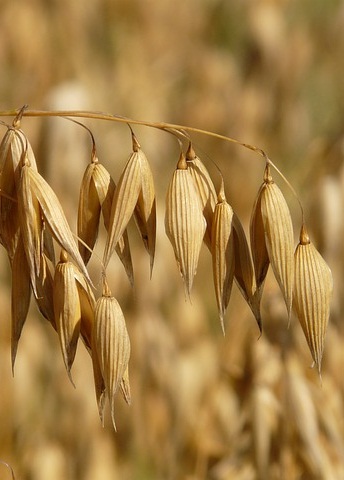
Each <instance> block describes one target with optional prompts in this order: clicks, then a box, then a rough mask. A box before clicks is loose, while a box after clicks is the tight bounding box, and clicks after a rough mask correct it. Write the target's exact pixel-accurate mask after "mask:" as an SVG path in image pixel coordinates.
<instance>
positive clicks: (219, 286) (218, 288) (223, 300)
mask: <svg viewBox="0 0 344 480" xmlns="http://www.w3.org/2000/svg"><path fill="white" fill-rule="evenodd" d="M232 218H233V209H232V207H231V206H230V205H229V203H227V201H226V196H225V192H224V185H223V182H222V185H221V190H220V192H219V195H218V201H217V204H216V206H215V211H214V218H213V222H212V236H211V247H212V248H211V252H212V264H213V278H214V286H215V295H216V301H217V306H218V311H219V317H220V322H221V328H222V331H223V333H225V328H224V321H223V318H224V315H225V312H226V310H227V307H228V303H229V300H230V296H231V291H232V284H233V279H234V267H235V257H234V240H233V231H232Z"/></svg>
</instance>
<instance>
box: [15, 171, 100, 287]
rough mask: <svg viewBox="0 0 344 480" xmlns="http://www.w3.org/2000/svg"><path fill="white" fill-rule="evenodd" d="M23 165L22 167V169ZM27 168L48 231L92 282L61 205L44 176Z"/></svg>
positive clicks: (32, 189)
mask: <svg viewBox="0 0 344 480" xmlns="http://www.w3.org/2000/svg"><path fill="white" fill-rule="evenodd" d="M24 168H25V167H23V170H24ZM26 168H27V175H28V177H29V186H30V190H31V195H32V197H33V199H36V200H37V202H38V203H39V206H40V209H41V212H42V215H43V217H44V220H45V222H46V225H47V226H48V227H49V229H50V232H51V234H52V236H53V237H54V239H55V240H56V241H57V243H58V244H59V245H60V247H61V248H62V249H63V250H66V252H67V253H68V254H69V255H70V257H71V258H72V259H73V260H74V262H75V264H76V265H77V267H78V268H79V270H80V271H81V272H82V274H83V275H84V276H85V277H86V278H87V280H88V282H89V283H90V284H92V282H91V279H90V277H89V274H88V271H87V269H86V266H85V264H84V262H83V260H82V258H81V255H80V253H79V250H78V247H77V245H76V242H75V240H74V237H73V234H72V232H71V230H70V227H69V225H68V222H67V219H66V216H65V214H64V212H63V209H62V206H61V204H60V202H59V200H58V198H57V196H56V194H55V192H54V191H53V189H52V188H51V187H50V185H49V184H48V183H47V182H46V181H45V180H44V178H43V177H42V176H41V175H40V174H39V173H38V172H36V171H35V170H34V169H32V168H30V167H28V166H27V167H26Z"/></svg>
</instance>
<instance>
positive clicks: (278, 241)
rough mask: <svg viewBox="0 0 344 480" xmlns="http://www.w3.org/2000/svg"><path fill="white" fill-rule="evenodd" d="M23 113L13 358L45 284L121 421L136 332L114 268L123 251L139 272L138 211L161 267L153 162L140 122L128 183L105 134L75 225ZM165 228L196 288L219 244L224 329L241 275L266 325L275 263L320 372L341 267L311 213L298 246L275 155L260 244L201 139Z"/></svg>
mask: <svg viewBox="0 0 344 480" xmlns="http://www.w3.org/2000/svg"><path fill="white" fill-rule="evenodd" d="M19 123H20V122H19V121H18V120H15V121H14V122H13V125H12V126H9V127H8V129H7V132H6V134H5V136H4V138H3V140H2V142H1V145H0V241H1V244H2V245H3V246H4V248H5V249H6V251H7V253H8V257H9V261H10V265H11V269H12V339H11V340H12V368H14V363H15V358H16V353H17V347H18V342H19V339H20V336H21V332H22V329H23V326H24V324H25V321H26V318H27V314H28V310H29V305H30V300H31V296H33V297H34V299H35V301H36V303H37V306H38V308H39V310H40V312H41V314H42V315H43V316H44V317H45V318H46V319H47V320H48V321H49V322H50V323H51V325H52V326H53V328H54V329H55V330H56V332H57V334H58V336H59V340H60V346H61V351H62V356H63V360H64V363H65V366H66V369H67V372H68V375H69V377H70V379H71V380H72V378H71V368H72V365H73V362H74V358H75V355H76V350H77V344H78V339H79V337H81V338H82V340H83V342H84V344H85V346H86V348H87V350H88V351H89V353H90V355H91V357H92V365H93V373H94V382H95V390H96V398H97V403H98V409H99V414H100V417H101V419H102V421H103V411H104V400H105V398H106V397H107V398H108V400H109V403H110V407H111V416H112V421H113V425H114V427H115V416H114V412H115V407H114V399H115V396H116V394H117V392H118V390H120V391H121V392H122V394H123V396H124V399H125V400H126V402H127V403H128V404H129V403H130V396H131V395H130V385H129V367H128V365H129V357H130V340H129V335H128V332H127V327H126V322H125V319H124V315H123V312H122V310H121V308H120V306H119V304H118V301H117V300H116V299H115V298H114V297H113V296H112V294H111V292H110V288H109V286H108V282H107V279H106V268H107V266H108V264H109V262H110V259H111V257H112V255H113V253H114V252H116V253H117V255H118V257H119V259H120V260H121V262H122V263H123V265H124V268H125V271H126V273H127V276H128V278H129V280H130V282H131V284H133V283H134V269H133V264H132V257H131V252H130V245H129V238H128V233H127V227H128V224H129V222H130V220H131V219H132V218H134V219H135V222H136V225H137V227H138V230H139V233H140V235H141V237H142V241H143V244H144V247H145V249H146V250H147V252H148V254H149V257H150V272H151V274H152V269H153V264H154V256H155V243H156V221H157V219H156V198H155V188H154V181H153V174H152V171H151V168H150V165H149V162H148V160H147V158H146V156H145V154H144V153H143V151H142V149H141V147H140V145H139V143H138V140H137V138H136V137H135V135H134V134H133V132H132V144H133V152H132V153H131V154H130V156H129V159H128V161H127V163H126V165H125V167H124V169H123V171H122V173H121V175H120V178H119V181H118V184H117V185H116V184H115V182H114V180H113V179H112V176H111V174H110V173H109V172H108V171H107V170H106V168H105V167H104V166H103V165H102V164H101V163H100V162H99V160H98V157H97V154H96V149H95V144H94V145H93V150H92V155H91V161H90V163H89V164H88V165H87V167H86V170H85V173H84V176H83V178H82V180H81V185H80V193H79V205H78V209H77V235H74V234H73V233H72V231H71V228H70V226H69V225H68V222H67V220H66V216H65V214H64V211H63V208H62V206H61V203H60V201H59V199H58V198H57V196H56V194H55V193H54V191H53V189H52V187H51V186H50V185H49V184H48V183H47V181H46V180H45V179H44V178H43V177H42V175H41V174H40V173H39V172H38V169H37V163H36V160H35V155H34V153H33V150H32V148H31V146H30V143H29V141H28V139H27V137H26V135H25V134H24V133H23V131H22V130H21V129H20V125H19ZM101 218H102V220H103V223H104V227H105V231H106V234H107V237H106V243H105V249H104V253H103V265H101V266H100V270H101V272H100V274H101V276H102V279H103V290H102V294H101V296H100V298H99V299H96V298H95V293H94V286H93V282H92V280H91V278H90V275H89V272H88V270H87V264H88V262H89V260H90V258H91V255H92V252H93V250H94V248H95V245H96V241H97V238H98V235H99V229H100V228H101ZM165 229H166V234H167V236H168V238H169V240H170V242H171V244H172V247H173V251H174V255H175V258H176V261H177V264H178V267H179V270H180V274H181V276H182V279H183V282H184V285H185V292H186V294H187V296H190V295H191V291H192V287H193V282H194V277H195V275H196V271H197V266H198V262H199V256H200V253H201V248H202V244H203V242H204V243H205V245H206V246H207V248H208V250H209V251H210V254H211V261H212V269H213V283H214V290H215V298H216V302H217V307H218V314H219V318H220V323H221V327H222V330H223V332H225V322H224V317H225V314H226V310H227V307H228V305H229V302H230V297H231V292H232V285H233V282H234V280H235V283H236V284H237V286H238V288H239V290H240V292H241V294H242V295H243V297H244V299H245V301H246V302H247V304H248V305H249V307H250V309H251V310H252V312H253V315H254V317H255V319H256V321H257V324H258V327H259V330H260V332H262V318H261V312H260V304H261V299H262V294H263V287H264V282H265V278H266V275H267V272H268V269H269V266H270V265H271V268H272V271H273V274H274V276H275V278H276V281H277V283H278V285H279V287H280V290H281V293H282V295H283V298H284V301H285V304H286V309H287V311H286V316H287V318H288V321H290V317H291V312H292V308H293V307H294V311H295V313H296V315H297V317H298V318H299V320H300V323H301V326H302V329H303V331H304V334H305V336H306V339H307V342H308V345H309V348H310V351H311V354H312V357H313V360H314V362H315V364H317V366H318V369H319V373H320V368H321V359H322V355H323V349H324V339H325V333H326V327H327V323H328V318H329V311H330V297H331V291H332V277H331V272H330V270H329V268H328V266H327V265H326V263H325V261H324V260H323V259H322V257H321V256H320V254H319V253H318V252H317V250H316V249H315V247H314V246H313V244H312V243H311V242H310V240H309V238H308V235H307V233H306V229H305V226H304V225H302V227H301V235H300V243H299V245H298V246H297V248H296V251H295V253H294V239H293V224H292V220H291V216H290V212H289V209H288V205H287V203H286V200H285V198H284V196H283V194H282V191H281V190H280V189H279V187H278V186H277V185H276V183H275V182H274V181H273V179H272V176H271V164H270V161H269V160H267V161H266V166H265V172H264V177H263V183H262V186H261V188H260V189H259V192H258V194H257V198H256V201H255V203H254V206H253V210H252V215H251V222H250V245H249V243H248V241H247V239H246V235H245V231H244V228H243V226H242V224H241V222H240V219H239V217H238V216H237V214H236V213H235V212H234V211H233V208H232V206H231V205H230V203H229V202H228V199H227V196H226V193H225V183H224V180H223V179H222V181H221V185H220V188H219V191H218V192H217V193H216V189H215V186H214V184H213V182H212V180H211V177H210V175H209V173H208V171H207V169H206V167H205V165H204V164H203V163H202V161H201V160H200V158H199V157H198V156H197V155H196V153H195V151H194V149H193V146H192V143H191V142H189V144H188V148H187V151H186V154H184V153H183V152H181V154H180V158H179V161H178V163H177V166H176V169H175V170H174V172H173V173H172V178H171V180H170V183H169V186H168V190H167V195H166V214H165ZM56 250H59V261H58V262H56V259H55V251H56Z"/></svg>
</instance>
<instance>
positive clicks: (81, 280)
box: [73, 265, 96, 354]
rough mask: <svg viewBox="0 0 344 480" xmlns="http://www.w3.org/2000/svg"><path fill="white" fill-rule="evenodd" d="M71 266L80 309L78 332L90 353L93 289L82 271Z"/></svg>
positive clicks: (94, 303) (93, 303)
mask: <svg viewBox="0 0 344 480" xmlns="http://www.w3.org/2000/svg"><path fill="white" fill-rule="evenodd" d="M73 268H74V278H75V284H76V288H77V290H78V295H79V302H80V311H81V322H80V334H81V338H82V340H83V342H84V344H85V347H86V349H87V351H88V352H89V353H90V354H91V350H92V330H93V324H94V309H95V305H96V300H95V298H94V294H93V291H92V289H91V287H90V285H89V283H88V282H87V281H86V279H85V277H84V276H83V275H82V273H80V271H79V270H78V269H77V267H76V266H75V265H73Z"/></svg>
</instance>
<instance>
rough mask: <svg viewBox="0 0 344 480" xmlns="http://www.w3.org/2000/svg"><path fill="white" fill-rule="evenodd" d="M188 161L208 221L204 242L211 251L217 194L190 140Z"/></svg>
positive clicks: (187, 153) (187, 154)
mask: <svg viewBox="0 0 344 480" xmlns="http://www.w3.org/2000/svg"><path fill="white" fill-rule="evenodd" d="M186 161H187V165H188V169H189V172H190V174H191V176H192V178H193V180H194V183H195V186H196V190H197V191H198V194H199V197H200V200H201V205H202V209H203V215H204V218H205V220H206V222H207V229H206V232H205V235H204V242H205V244H206V245H207V247H208V248H209V250H210V251H211V232H212V222H213V214H214V209H215V205H216V202H217V195H216V191H215V187H214V184H213V182H212V180H211V178H210V175H209V173H208V170H207V169H206V168H205V166H204V164H203V163H202V162H201V160H200V158H199V157H198V156H197V155H196V154H195V152H194V149H193V147H192V144H191V142H190V144H189V148H188V151H187V152H186Z"/></svg>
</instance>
